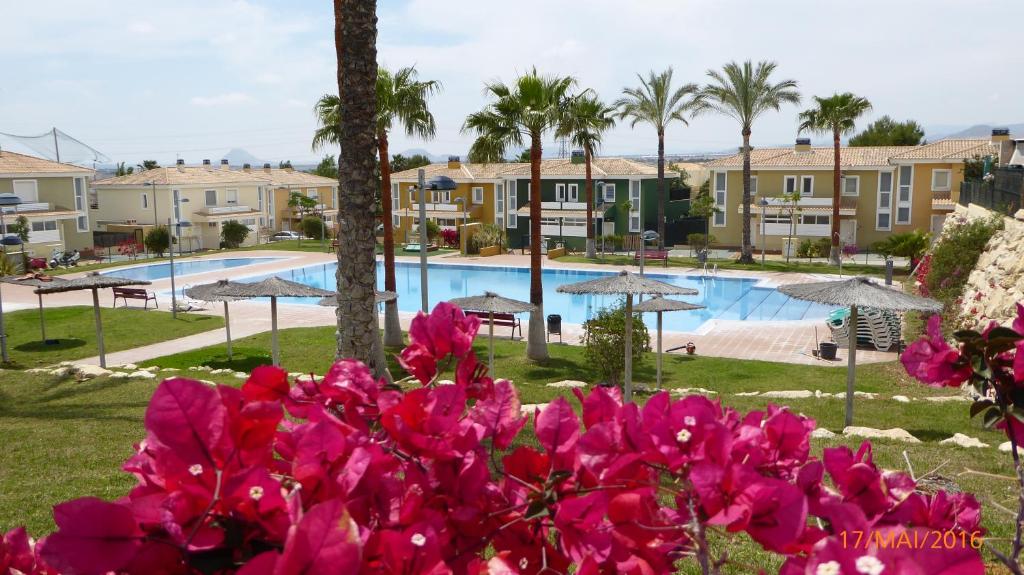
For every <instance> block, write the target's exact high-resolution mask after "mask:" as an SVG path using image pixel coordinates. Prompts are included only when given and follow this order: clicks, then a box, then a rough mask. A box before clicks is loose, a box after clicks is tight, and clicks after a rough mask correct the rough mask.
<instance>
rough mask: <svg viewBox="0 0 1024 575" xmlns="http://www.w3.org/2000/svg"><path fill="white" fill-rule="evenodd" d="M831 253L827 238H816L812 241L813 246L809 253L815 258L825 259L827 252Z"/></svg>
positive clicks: (829, 241) (830, 244) (830, 243)
mask: <svg viewBox="0 0 1024 575" xmlns="http://www.w3.org/2000/svg"><path fill="white" fill-rule="evenodd" d="M831 251H832V240H830V239H828V238H818V239H816V240H814V246H813V247H812V248H811V253H813V254H814V257H816V258H827V257H828V254H829V252H831Z"/></svg>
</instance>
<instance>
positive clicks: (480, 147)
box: [462, 68, 576, 360]
mask: <svg viewBox="0 0 1024 575" xmlns="http://www.w3.org/2000/svg"><path fill="white" fill-rule="evenodd" d="M575 84H576V79H575V78H572V77H571V76H566V77H555V76H541V75H539V74H538V73H537V69H536V68H534V69H533V70H531V71H530V73H529V74H525V75H523V76H520V77H518V78H516V81H515V83H514V84H512V85H506V84H503V83H501V82H494V83H491V84H487V85H486V88H485V92H486V93H488V94H490V95H491V96H492V97H493V98H494V101H493V102H491V103H490V104H488V105H487V106H486V107H485V108H484V109H483V110H480V111H479V112H475V113H472V114H470V115H469V116H468V117H467V118H466V122H465V123H464V124H463V125H462V130H463V132H473V133H475V134H476V135H477V138H476V141H474V142H473V146H472V147H471V148H470V155H471V156H472V157H474V158H479V159H483V160H486V161H492V162H499V161H502V159H503V158H504V157H505V152H506V151H507V150H508V149H509V148H510V147H516V148H518V147H521V146H523V145H524V143H525V142H527V141H529V144H530V182H531V183H530V190H531V193H530V196H531V197H530V303H532V304H533V305H535V306H536V309H535V310H534V311H533V312H531V313H530V327H529V332H528V334H527V345H526V355H527V357H529V358H530V359H534V360H546V359H547V358H548V345H547V342H546V341H545V337H544V286H543V284H542V283H541V254H540V214H541V211H540V203H541V191H540V160H541V152H542V150H541V138H542V137H543V136H544V134H545V133H546V132H549V131H551V130H554V129H556V128H557V127H558V126H559V125H560V124H561V120H562V116H563V113H564V110H565V108H566V104H567V102H568V100H569V98H570V96H569V94H568V92H569V89H570V88H572V87H573V86H574V85H575Z"/></svg>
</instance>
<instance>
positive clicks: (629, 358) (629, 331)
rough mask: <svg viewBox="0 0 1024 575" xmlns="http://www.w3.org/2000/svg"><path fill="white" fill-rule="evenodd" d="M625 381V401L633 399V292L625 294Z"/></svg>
mask: <svg viewBox="0 0 1024 575" xmlns="http://www.w3.org/2000/svg"><path fill="white" fill-rule="evenodd" d="M625 343H626V345H624V346H623V347H625V348H626V381H625V385H623V390H624V395H625V396H626V401H627V402H628V401H632V400H633V294H626V342H625Z"/></svg>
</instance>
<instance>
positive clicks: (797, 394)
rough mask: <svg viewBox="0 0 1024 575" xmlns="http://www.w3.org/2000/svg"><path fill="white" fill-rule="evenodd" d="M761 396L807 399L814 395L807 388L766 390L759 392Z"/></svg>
mask: <svg viewBox="0 0 1024 575" xmlns="http://www.w3.org/2000/svg"><path fill="white" fill-rule="evenodd" d="M761 397H769V398H773V399H807V398H809V397H814V392H812V391H810V390H807V389H797V390H789V391H766V392H764V393H762V394H761Z"/></svg>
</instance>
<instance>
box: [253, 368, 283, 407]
mask: <svg viewBox="0 0 1024 575" xmlns="http://www.w3.org/2000/svg"><path fill="white" fill-rule="evenodd" d="M290 389H291V386H290V385H288V372H287V371H285V370H283V369H281V368H279V367H275V366H272V365H261V366H258V367H257V368H256V369H253V370H252V373H251V374H249V379H247V380H245V383H243V384H242V394H243V395H244V396H245V398H246V399H248V400H250V401H275V400H276V401H279V400H283V399H284V398H285V397H287V396H288V391H289V390H290Z"/></svg>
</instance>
